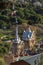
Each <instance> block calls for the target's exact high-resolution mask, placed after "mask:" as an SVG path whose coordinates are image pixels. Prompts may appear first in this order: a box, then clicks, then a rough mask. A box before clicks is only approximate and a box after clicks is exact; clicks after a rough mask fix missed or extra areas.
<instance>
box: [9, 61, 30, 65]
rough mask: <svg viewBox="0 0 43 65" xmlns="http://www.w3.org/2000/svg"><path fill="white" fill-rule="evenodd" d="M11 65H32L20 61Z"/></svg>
mask: <svg viewBox="0 0 43 65" xmlns="http://www.w3.org/2000/svg"><path fill="white" fill-rule="evenodd" d="M10 65H30V64H29V63H27V62H25V61H24V60H20V61H17V62H13V63H11V64H10Z"/></svg>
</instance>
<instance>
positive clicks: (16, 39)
mask: <svg viewBox="0 0 43 65" xmlns="http://www.w3.org/2000/svg"><path fill="white" fill-rule="evenodd" d="M15 25H16V38H15V40H14V42H15V43H19V42H20V41H21V40H20V38H19V35H18V21H17V18H16V22H15Z"/></svg>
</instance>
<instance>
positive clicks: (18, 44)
mask: <svg viewBox="0 0 43 65" xmlns="http://www.w3.org/2000/svg"><path fill="white" fill-rule="evenodd" d="M15 27H16V28H15V31H16V33H15V39H14V40H13V44H12V46H11V48H10V52H11V53H12V54H14V56H16V57H18V56H21V55H22V53H23V51H24V43H23V41H22V40H21V39H20V37H19V35H18V21H17V18H16V21H15Z"/></svg>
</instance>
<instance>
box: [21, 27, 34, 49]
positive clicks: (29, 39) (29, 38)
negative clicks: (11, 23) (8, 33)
mask: <svg viewBox="0 0 43 65" xmlns="http://www.w3.org/2000/svg"><path fill="white" fill-rule="evenodd" d="M22 40H23V41H24V43H25V49H27V48H28V49H29V48H30V49H31V48H32V47H33V46H34V44H35V33H34V31H31V29H30V27H29V28H28V29H26V30H25V31H24V32H23V35H22Z"/></svg>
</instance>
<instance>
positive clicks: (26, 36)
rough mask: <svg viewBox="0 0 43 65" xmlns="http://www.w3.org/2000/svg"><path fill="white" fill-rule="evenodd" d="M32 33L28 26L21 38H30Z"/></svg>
mask: <svg viewBox="0 0 43 65" xmlns="http://www.w3.org/2000/svg"><path fill="white" fill-rule="evenodd" d="M32 33H33V32H32V31H31V29H30V28H29V29H28V30H26V31H24V32H23V35H22V39H23V40H29V39H31V36H32Z"/></svg>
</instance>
